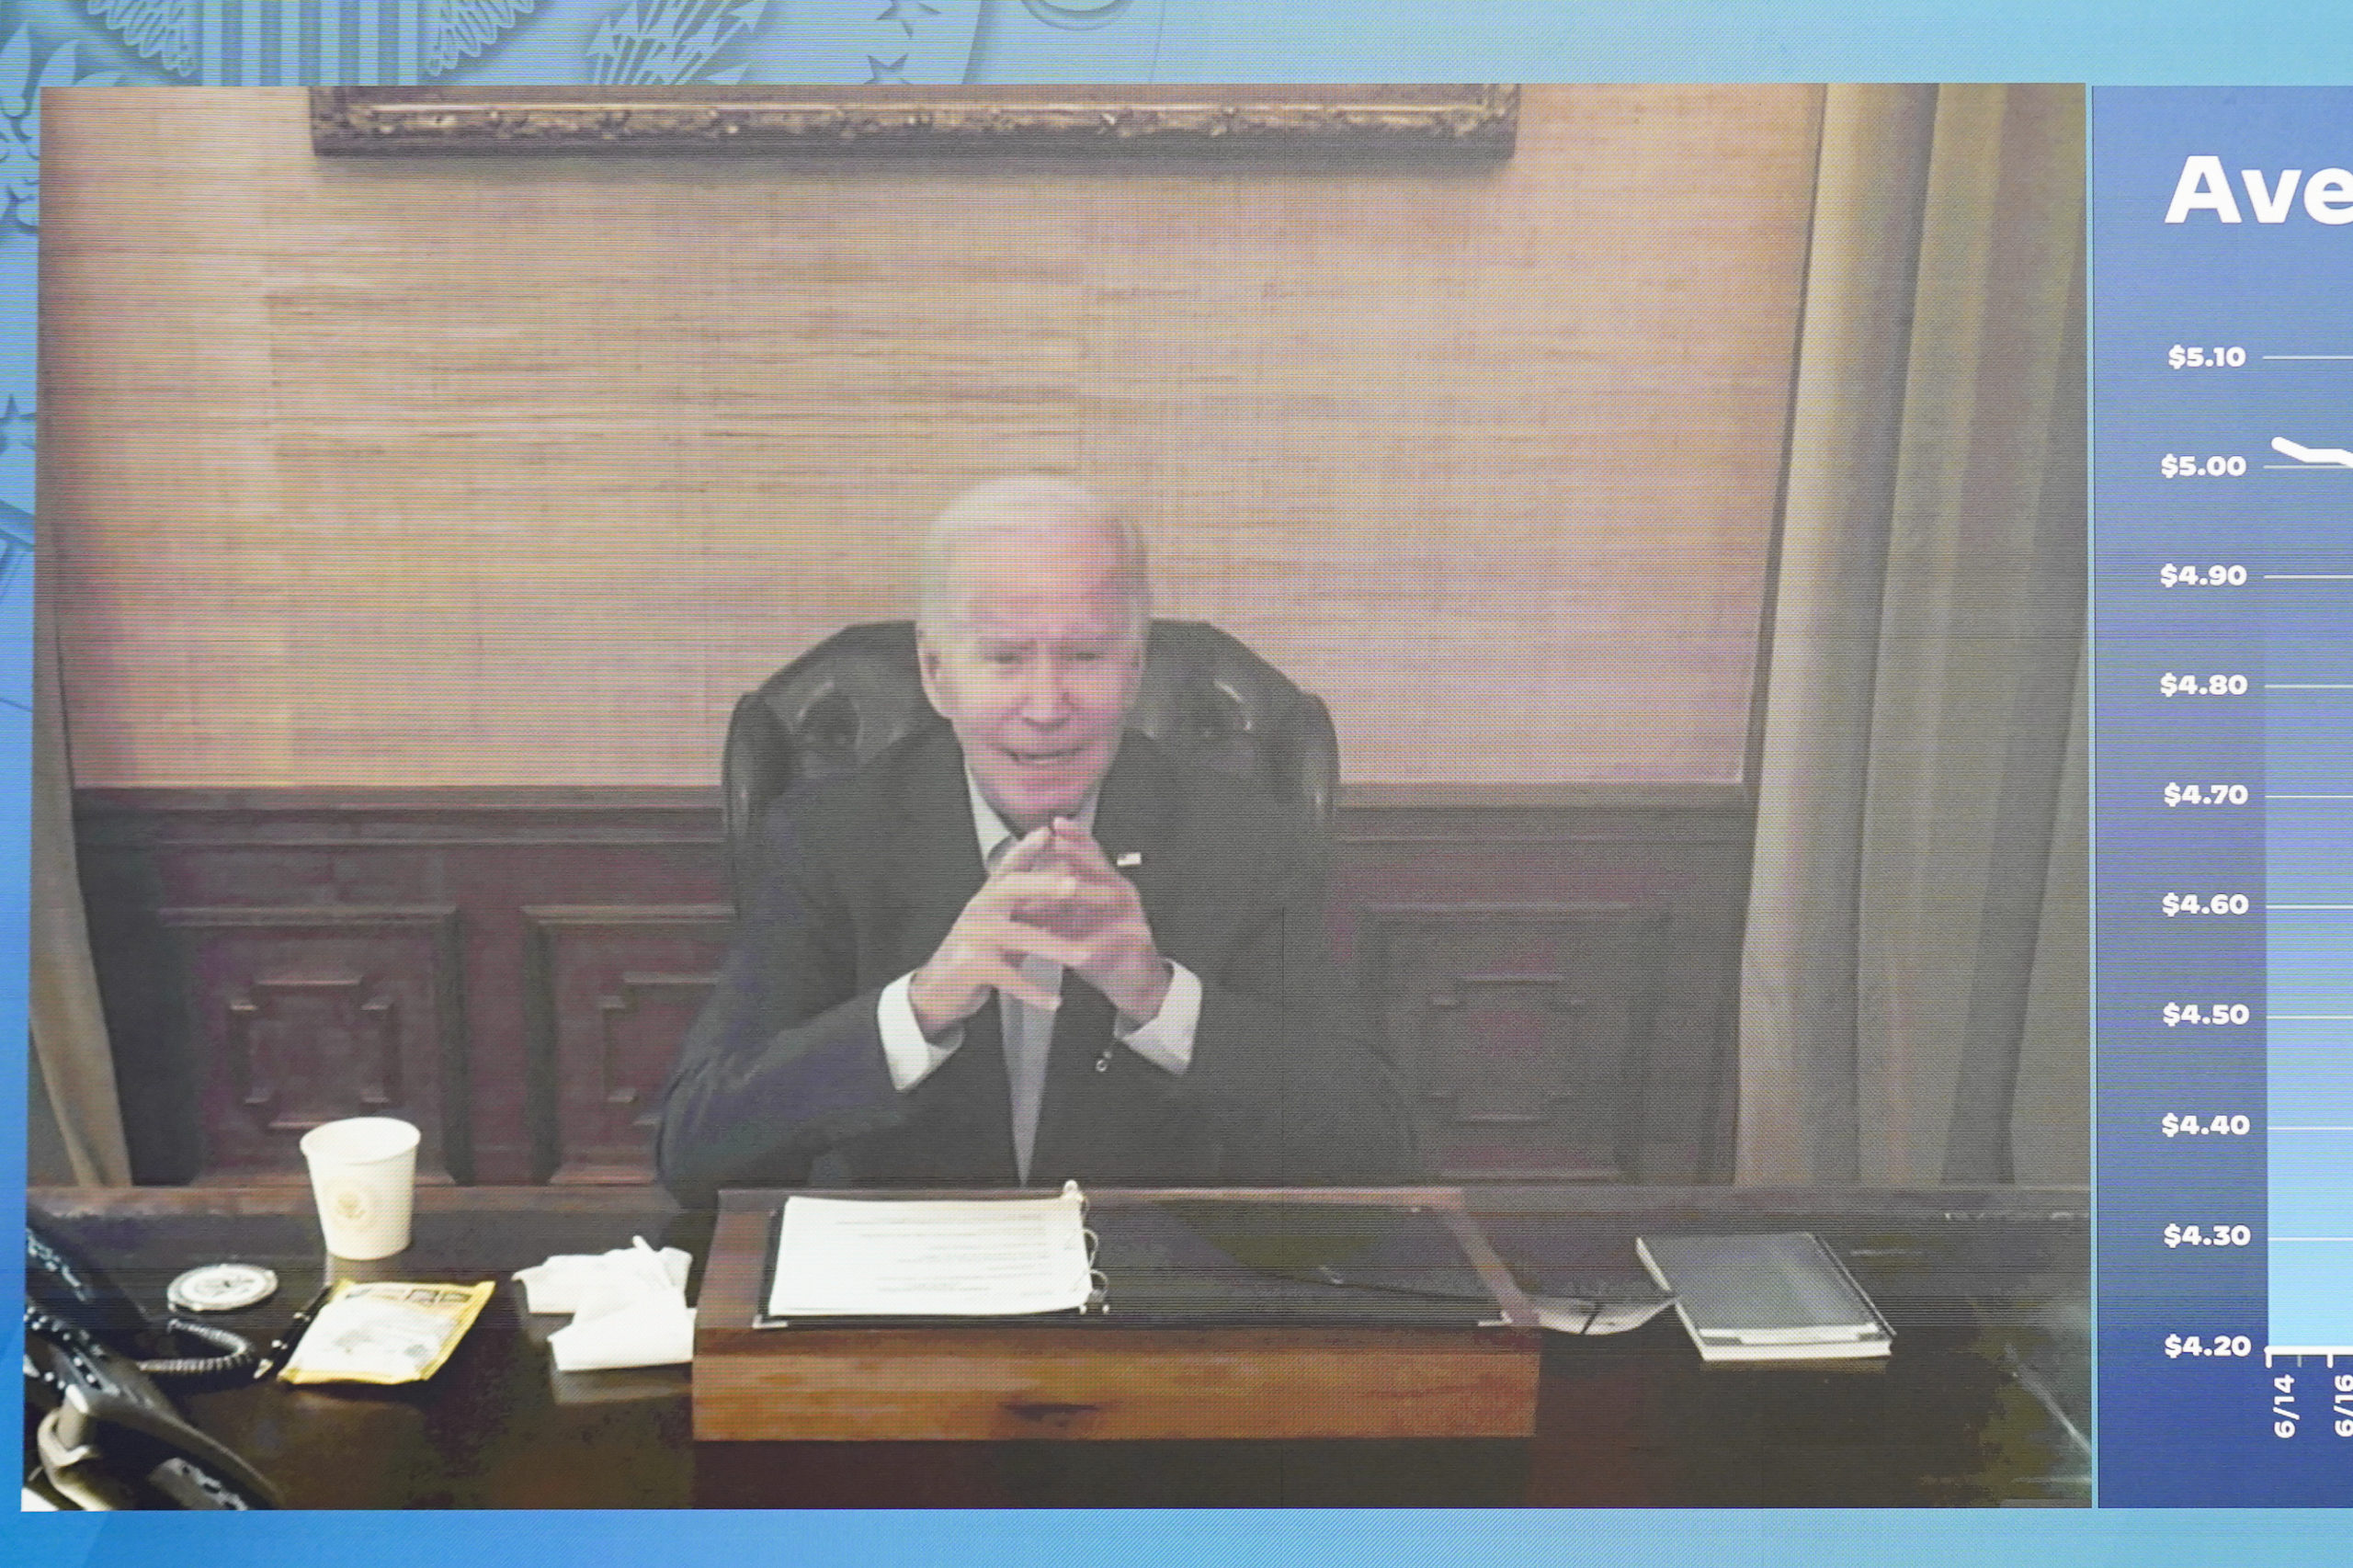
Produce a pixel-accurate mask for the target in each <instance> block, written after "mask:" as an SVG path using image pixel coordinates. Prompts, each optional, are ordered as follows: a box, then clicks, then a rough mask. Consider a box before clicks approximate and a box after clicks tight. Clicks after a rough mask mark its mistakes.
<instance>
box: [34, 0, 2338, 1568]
mask: <svg viewBox="0 0 2353 1568" xmlns="http://www.w3.org/2000/svg"><path fill="white" fill-rule="evenodd" d="M402 4H403V0H381V3H380V0H348V4H347V6H344V9H346V10H347V11H349V12H350V13H351V14H353V15H355V16H356V15H357V14H358V13H359V12H360V11H361V10H362V9H364V10H366V11H367V12H368V13H369V15H371V16H384V15H392V14H393V13H395V12H396V11H397V8H398V7H399V6H401V5H402ZM226 8H227V9H228V10H230V11H235V12H240V13H242V12H246V11H250V12H253V13H254V14H256V16H258V15H261V14H262V13H264V12H266V11H269V10H272V9H275V10H277V11H278V12H280V13H283V12H284V11H286V10H289V9H292V8H294V7H293V6H291V5H290V4H289V3H288V0H278V4H277V5H276V6H272V5H271V4H270V0H226ZM622 8H623V7H622V6H621V5H620V0H546V3H543V4H540V5H539V6H536V7H535V8H534V9H533V11H532V12H531V13H530V14H529V16H527V17H521V18H519V19H518V21H517V24H516V25H515V26H514V27H513V28H511V29H510V30H508V31H507V32H506V34H505V35H504V36H503V37H502V38H501V39H499V40H498V41H496V42H495V43H494V44H493V45H491V46H490V47H489V48H488V49H486V50H485V51H482V52H481V53H479V54H477V55H473V56H472V57H469V58H466V59H463V60H461V61H460V62H457V63H455V64H453V65H450V66H449V67H448V68H447V69H444V70H441V71H439V72H438V73H436V72H427V71H425V70H424V69H422V66H421V64H420V62H423V61H425V60H426V59H427V58H429V57H430V56H431V54H432V51H433V47H434V43H435V40H434V39H433V38H431V37H429V36H427V34H426V27H427V25H428V24H427V23H426V20H425V19H424V17H423V12H422V8H421V6H419V5H417V4H416V3H415V0H409V8H408V9H407V10H405V11H398V14H397V15H395V16H394V20H395V21H396V22H404V23H405V24H407V25H408V26H409V27H410V28H411V31H410V33H409V34H408V35H407V36H408V43H407V45H406V46H405V47H404V48H394V49H392V50H390V51H385V52H384V53H383V54H382V55H381V56H380V57H378V58H377V59H375V60H374V61H359V62H351V61H346V62H342V64H341V65H340V66H339V67H338V68H337V69H336V70H335V71H333V72H332V73H330V72H329V71H328V69H327V68H326V67H325V66H324V65H322V63H321V58H322V57H321V56H320V54H318V53H317V52H316V51H313V53H312V54H311V55H310V56H309V57H308V59H307V60H306V59H305V58H304V57H303V56H302V51H301V49H300V48H299V47H298V48H295V49H293V50H291V51H287V50H283V49H279V50H278V51H277V55H276V57H274V58H270V57H266V56H268V55H269V53H270V51H269V50H267V49H264V50H255V51H244V50H243V49H242V48H239V49H236V50H222V49H218V48H215V49H214V50H213V51H212V52H210V53H203V52H202V51H199V53H200V54H202V57H201V58H198V59H194V60H191V61H184V62H177V63H176V64H175V62H168V61H159V60H156V59H153V58H150V57H146V56H142V55H141V54H139V53H137V52H136V51H132V50H131V49H129V48H126V47H125V46H124V45H123V44H122V43H120V42H119V40H117V39H116V37H115V36H114V35H112V34H111V33H109V32H108V30H107V29H106V28H104V27H102V26H99V25H97V24H96V23H94V22H92V20H91V19H90V18H89V17H88V16H87V15H86V13H85V12H84V11H83V10H82V9H81V7H80V6H78V5H76V4H74V3H73V0H0V122H4V123H0V179H5V180H6V183H7V184H8V186H9V187H10V190H11V193H12V194H10V195H9V196H8V197H7V199H6V200H7V212H6V217H5V218H4V219H0V750H5V751H6V757H5V759H4V760H0V767H5V768H6V769H8V771H7V773H6V778H8V779H10V780H12V781H13V787H12V788H7V789H0V810H5V812H6V821H5V822H0V945H5V948H6V951H8V952H11V953H15V954H21V953H22V952H23V951H24V948H25V932H26V916H25V908H24V902H23V900H24V892H23V890H24V886H25V880H26V862H25V859H24V856H25V847H26V836H27V823H28V801H27V799H26V793H25V789H24V784H23V780H24V779H25V778H26V773H27V767H28V756H29V728H30V726H29V718H28V708H29V687H30V678H29V675H30V647H31V603H32V599H31V574H30V573H29V572H28V571H26V570H24V569H22V566H23V563H22V562H21V561H19V562H17V570H14V571H6V570H5V567H6V558H7V556H8V554H9V553H10V552H12V551H20V550H22V549H23V548H25V547H27V546H28V545H29V544H30V543H31V541H32V539H33V537H34V533H33V528H34V525H33V522H32V517H31V513H32V510H33V506H32V494H31V492H32V461H31V453H32V448H31V442H32V438H33V430H32V420H31V414H32V411H33V408H34V403H35V399H34V386H35V380H34V364H33V345H34V303H33V302H34V285H35V276H36V274H35V256H36V254H37V253H36V244H37V239H36V235H37V231H38V211H37V207H35V206H34V205H32V203H31V195H32V192H33V190H34V188H35V181H34V178H33V174H34V171H35V170H36V169H37V164H36V163H35V162H34V160H35V158H36V156H37V127H35V126H34V125H32V124H31V123H30V120H29V116H28V113H27V108H28V103H27V97H28V92H29V90H30V89H32V88H34V87H35V86H37V85H40V83H42V82H43V81H46V82H48V83H51V84H58V83H63V82H90V81H124V82H140V83H153V84H169V83H175V82H178V83H190V84H194V83H226V82H231V81H237V82H256V81H279V82H296V81H304V80H351V81H371V80H393V79H401V78H404V77H405V78H408V79H430V80H441V81H452V82H458V81H476V82H492V81H496V82H527V81H542V82H561V81H579V80H597V79H606V80H617V79H629V80H648V79H660V80H669V81H710V82H722V81H745V82H757V81H803V82H813V81H865V80H868V79H870V77H873V76H877V75H894V76H897V77H898V78H900V79H904V80H908V81H957V80H972V81H1057V80H1059V81H1151V80H1160V81H1279V80H1368V79H1373V80H1377V79H1384V78H1385V79H1392V80H1415V81H1437V80H1476V81H1529V80H1540V81H1541V80H1552V81H1578V80H1589V81H1695V80H1733V81H1820V80H1833V81H1836V80H1952V81H1972V80H1975V81H2044V80H2056V81H2089V82H2093V83H2148V84H2196V83H2257V84H2259V83H2274V84H2293V83H2313V84H2326V83H2343V82H2353V20H2348V19H2347V17H2346V15H2345V13H2344V12H2343V10H2342V8H2341V7H2340V6H2334V5H2316V4H2303V5H2291V4H2260V3H2257V4H2245V3H2242V4H2233V5H2223V4H2218V3H2211V0H2209V3H2200V4H2186V3H2173V4H2144V5H2141V6H2132V7H2130V8H2129V9H2128V8H2123V7H2118V6H2113V5H2109V4H2092V3H2089V0H2063V3H2061V0H2044V3H2040V4H2036V3H2021V0H2005V3H1999V4H1984V3H1977V4H1972V3H1963V0H1917V3H1914V4H1909V5H1904V4H1881V5H1862V6H1826V5H1798V4H1788V3H1771V0H1765V3H1759V0H1737V3H1700V0H1685V3H1681V4H1622V5H1597V4H1536V3H1529V0H1484V3H1473V4H1461V3H1460V0H1458V3H1456V4H1446V3H1444V0H1411V3H1386V4H1377V3H1372V0H1358V3H1346V0H1321V3H1315V0H1298V3H1293V4H1281V3H1277V0H1114V3H1111V4H1107V5H1097V4H1094V3H1093V0H1068V3H1067V4H1065V5H1064V6H1063V8H1062V9H1061V10H1060V11H1056V10H1055V9H1054V7H1052V6H1030V5H1024V4H1022V3H1021V0H938V6H937V13H938V14H937V16H936V17H926V19H925V21H924V24H923V28H922V30H921V31H920V33H917V32H915V31H909V32H906V33H904V34H903V35H902V40H903V41H897V42H894V41H893V40H892V39H891V38H889V37H888V36H885V35H881V34H878V32H877V31H876V27H875V23H874V22H873V21H871V20H870V19H868V18H867V17H865V16H861V14H860V13H861V12H862V11H863V12H866V13H869V14H870V13H871V12H872V11H874V10H877V9H879V8H880V7H879V6H872V5H869V6H857V5H851V4H847V3H836V0H799V3H797V4H796V3H794V0H766V3H763V0H740V3H739V4H736V5H733V6H727V7H721V6H716V5H715V4H714V5H713V6H710V8H709V10H707V11H706V12H704V13H701V14H699V17H698V29H699V30H697V31H695V32H694V33H692V34H691V35H688V34H687V33H685V32H684V31H683V30H681V29H674V30H673V34H672V36H669V37H667V38H664V39H656V40H654V42H656V43H663V44H666V45H668V46H669V47H668V49H667V51H666V52H665V53H664V54H663V55H662V58H663V59H664V60H665V62H666V69H667V71H668V74H665V75H662V76H660V77H658V78H650V77H648V76H647V75H646V74H643V73H640V74H637V75H635V76H627V77H616V76H614V75H612V74H610V73H611V71H612V69H613V65H612V62H613V61H614V60H615V59H616V58H619V52H618V51H617V48H616V44H615V40H616V37H617V36H618V35H617V32H616V28H620V31H621V32H626V30H627V29H626V28H621V27H620V24H621V23H624V22H626V21H627V20H628V18H624V17H619V13H620V11H621V10H622ZM222 10H223V0H214V3H213V11H212V14H213V15H215V16H218V15H220V14H222ZM722 10H723V11H724V13H725V14H723V15H718V14H715V13H718V12H721V11H722ZM395 30H397V29H395ZM639 30H640V33H641V35H642V33H643V31H644V29H643V28H640V29H639ZM264 33H266V34H267V36H268V37H271V38H276V37H278V36H279V34H278V23H277V22H276V21H275V20H273V21H272V22H270V24H269V25H268V27H267V28H265V29H264ZM222 36H224V37H227V38H242V36H244V35H243V34H242V33H241V32H240V31H238V30H236V29H226V30H224V33H223V35H222ZM256 36H257V37H258V36H262V35H260V34H257V35H256ZM272 47H275V46H272ZM386 60H389V61H390V62H392V64H391V66H390V67H389V68H387V67H386V65H385V64H384V62H385V61H386ZM306 65H307V67H308V69H307V71H306V69H305V67H306ZM2338 161H2347V162H2353V159H2339V160H2338ZM2347 244H2348V245H2353V233H2348V234H2347ZM2346 254H2347V256H2353V250H2349V251H2347V253H2346ZM2345 275H2347V276H2353V268H2347V269H2346V271H2345ZM2097 310H2098V304H2097V301H2095V312H2096V315H2097ZM2096 391H2097V389H2096ZM24 1006H25V993H24V974H23V971H22V968H21V965H20V963H19V962H17V961H8V962H5V963H0V1038H5V1039H6V1040H9V1041H10V1042H12V1043H11V1044H10V1046H9V1049H10V1050H11V1051H16V1050H19V1049H21V1042H22V1041H23V1040H24V1038H25V1033H24V1024H23V1018H24ZM24 1085H25V1075H24V1073H23V1071H22V1066H21V1062H19V1063H17V1064H16V1065H14V1066H12V1067H10V1068H9V1069H7V1070H6V1071H0V1187H6V1189H7V1190H8V1191H9V1192H10V1193H11V1194H20V1193H21V1192H22V1189H23V1182H24V1165H23V1160H24V1137H23V1131H24V1114H25V1104H24V1097H23V1096H24ZM0 1278H5V1279H6V1290H7V1292H8V1294H9V1296H10V1297H13V1296H14V1294H15V1292H16V1290H17V1284H16V1281H15V1279H14V1278H13V1276H9V1275H5V1274H0ZM0 1306H5V1307H6V1309H7V1315H6V1318H4V1319H0V1321H5V1322H6V1323H8V1324H11V1325H12V1332H13V1325H14V1324H15V1323H16V1321H17V1319H16V1313H15V1311H14V1302H13V1301H0ZM2345 1477H2346V1481H2347V1484H2346V1485H2344V1486H2343V1487H2342V1488H2341V1490H2340V1495H2344V1496H2346V1497H2347V1498H2348V1499H2353V1461H2348V1469H2347V1471H2346V1472H2345ZM2349 1527H2353V1521H2348V1520H2347V1518H2346V1517H2344V1516H2342V1515H2330V1514H2324V1513H2319V1512H2301V1513H2287V1512H2265V1511H2241V1512H2206V1511H2165V1512H2123V1511H2114V1510H2108V1511H2102V1512H2098V1513H2056V1512H2045V1511H2016V1512H1995V1513H1972V1514H1942V1513H1910V1514H1904V1515H1902V1516H1900V1517H1893V1518H1890V1517H1886V1516H1883V1515H1877V1514H1815V1513H1796V1512H1792V1513H1755V1514H1733V1515H1719V1514H1701V1513H1678V1514H1655V1513H1632V1512H1629V1513H1613V1514H1602V1515H1560V1514H1532V1513H1531V1514H1481V1515H1458V1514H1443V1513H1425V1514H1414V1515H1367V1514H1313V1513H1311V1514H1298V1515H1279V1516H1276V1515H1197V1514H1165V1515H1099V1516H1098V1515H1086V1516H1074V1515H1005V1516H978V1517H974V1516H953V1515H949V1516H941V1515H904V1516H845V1515H814V1516H811V1515H760V1516H744V1515H712V1516H672V1515H621V1516H613V1517H603V1516H597V1517H590V1516H576V1515H572V1516H567V1515H555V1516H549V1515H517V1516H485V1515H475V1516H460V1517H435V1516H426V1515H415V1516H401V1517H396V1518H395V1517H374V1516H370V1517H359V1518H353V1517H343V1516H334V1515H302V1516H286V1517H274V1518H261V1517H255V1518H240V1519H217V1518H216V1519H205V1518H195V1517H187V1518H176V1517H115V1518H95V1517H8V1518H5V1519H0V1550H5V1551H6V1553H7V1556H8V1558H9V1560H11V1561H21V1562H44V1563H52V1564H56V1565H57V1568H78V1564H80V1563H82V1562H105V1563H117V1562H130V1563H137V1564H151V1563H152V1564H154V1565H155V1568H166V1565H170V1568H179V1565H181V1564H185V1563H187V1562H189V1561H191V1560H192V1559H196V1558H201V1557H203V1556H207V1555H215V1554H217V1555H223V1556H229V1557H233V1559H234V1560H236V1561H237V1562H241V1563H256V1564H259V1563H274V1562H297V1561H302V1560H313V1561H329V1560H336V1559H341V1560H344V1561H363V1562H371V1563H372V1562H393V1561H401V1562H430V1563H432V1564H435V1565H436V1568H439V1565H441V1564H453V1563H474V1562H485V1563H487V1562H500V1563H509V1562H530V1563H540V1562H547V1563H559V1562H575V1561H597V1562H615V1561H625V1560H626V1558H627V1556H628V1555H629V1554H634V1553H643V1554H646V1555H648V1556H659V1557H661V1558H663V1559H671V1558H676V1557H677V1556H679V1555H680V1554H682V1553H691V1554H694V1555H696V1556H699V1557H704V1558H709V1559H711V1560H715V1561H728V1560H731V1559H732V1560H738V1561H744V1560H748V1561H756V1562H768V1561H787V1562H795V1563H804V1562H805V1563H828V1562H845V1563H847V1562H858V1563H866V1562H882V1563H896V1562H935V1561H952V1562H958V1563H973V1564H982V1563H997V1562H1006V1563H1020V1564H1025V1565H1041V1568H1042V1565H1045V1564H1051V1563H1055V1562H1063V1561H1066V1560H1069V1559H1071V1558H1074V1557H1076V1556H1079V1555H1082V1554H1083V1555H1085V1556H1086V1557H1087V1558H1088V1559H1090V1560H1102V1561H1106V1562H1122V1563H1126V1562H1146V1563H1156V1562H1168V1563H1222V1562H1266V1561H1286V1560H1297V1559H1302V1558H1304V1559H1308V1560H1311V1561H1318V1562H1326V1561H1334V1560H1338V1561H1353V1560H1358V1559H1371V1560H1380V1561H1404V1562H1418V1563H1427V1564H1431V1565H1438V1564H1447V1563H1453V1562H1466V1563H1468V1562H1480V1563H1492V1562H1499V1561H1502V1562H1516V1561H1519V1560H1523V1559H1528V1558H1531V1557H1537V1556H1540V1557H1541V1558H1543V1559H1544V1560H1547V1561H1551V1560H1553V1559H1556V1558H1562V1557H1566V1558H1568V1559H1569V1560H1571V1561H1575V1560H1577V1559H1580V1558H1594V1557H1602V1556H1611V1555H1618V1556H1632V1555H1640V1556H1641V1557H1643V1558H1644V1559H1645V1560H1655V1561H1665V1562H1683V1561H1690V1560H1695V1559H1699V1558H1701V1557H1703V1556H1704V1558H1705V1559H1706V1560H1707V1561H1709V1562H1713V1563H1719V1564H1736V1563H1757V1564H1768V1563H1769V1564H1780V1563H1789V1564H1804V1565H1807V1568H1834V1565H1839V1564H1847V1563H1857V1564H1860V1563H1871V1564H1881V1563H1884V1562H1887V1561H1889V1560H1890V1559H1891V1558H1892V1557H1899V1556H1900V1557H1902V1558H1904V1559H1905V1560H1906V1561H1908V1562H1920V1563H1943V1562H1986V1561H2006V1560H2023V1561H2033V1562H2039V1563H2040V1562H2047V1563H2053V1564H2063V1563H2095V1562H2097V1563H2108V1562H2115V1563H2131V1564H2135V1565H2139V1564H2168V1563H2183V1564H2188V1563H2197V1564H2201V1565H2203V1564H2210V1563H2222V1562H2228V1563H2234V1564H2235V1563H2258V1562H2339V1561H2343V1560H2345V1557H2346V1551H2345V1547H2344V1544H2343V1543H2344V1540H2345V1538H2346V1536H2347V1534H2348V1528H2349Z"/></svg>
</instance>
